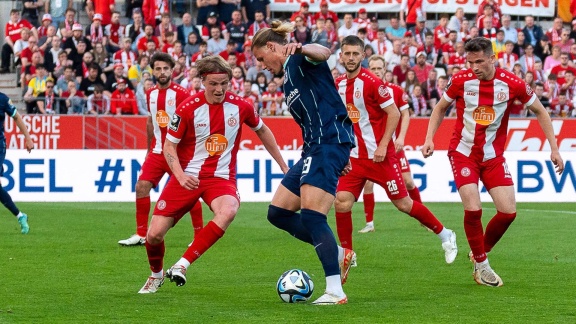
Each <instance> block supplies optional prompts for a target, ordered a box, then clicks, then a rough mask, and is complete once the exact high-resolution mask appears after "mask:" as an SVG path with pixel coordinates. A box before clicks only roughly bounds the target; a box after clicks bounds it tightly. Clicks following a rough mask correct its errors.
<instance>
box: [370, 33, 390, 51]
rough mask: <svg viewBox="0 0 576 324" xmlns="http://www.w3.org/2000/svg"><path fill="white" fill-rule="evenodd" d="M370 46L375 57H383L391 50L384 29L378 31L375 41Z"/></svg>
mask: <svg viewBox="0 0 576 324" xmlns="http://www.w3.org/2000/svg"><path fill="white" fill-rule="evenodd" d="M370 45H371V46H372V48H373V49H374V54H376V55H381V56H384V54H386V53H387V52H389V51H391V50H392V43H391V42H390V41H389V40H388V39H386V30H385V29H384V28H380V29H378V32H377V33H376V39H375V40H373V41H372V43H370Z"/></svg>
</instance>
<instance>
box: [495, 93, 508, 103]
mask: <svg viewBox="0 0 576 324" xmlns="http://www.w3.org/2000/svg"><path fill="white" fill-rule="evenodd" d="M496 99H498V101H506V100H507V99H508V96H507V95H506V93H505V92H504V91H500V92H498V94H497V95H496Z"/></svg>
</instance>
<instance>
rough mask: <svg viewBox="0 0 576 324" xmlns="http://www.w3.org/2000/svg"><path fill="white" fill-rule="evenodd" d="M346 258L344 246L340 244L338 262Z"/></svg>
mask: <svg viewBox="0 0 576 324" xmlns="http://www.w3.org/2000/svg"><path fill="white" fill-rule="evenodd" d="M340 260H344V248H343V247H341V246H340V245H338V262H340Z"/></svg>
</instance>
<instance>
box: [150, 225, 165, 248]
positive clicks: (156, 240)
mask: <svg viewBox="0 0 576 324" xmlns="http://www.w3.org/2000/svg"><path fill="white" fill-rule="evenodd" d="M146 241H147V242H148V243H150V244H152V245H157V244H160V243H161V242H162V241H164V234H162V233H160V232H157V231H154V230H153V229H149V230H148V233H146Z"/></svg>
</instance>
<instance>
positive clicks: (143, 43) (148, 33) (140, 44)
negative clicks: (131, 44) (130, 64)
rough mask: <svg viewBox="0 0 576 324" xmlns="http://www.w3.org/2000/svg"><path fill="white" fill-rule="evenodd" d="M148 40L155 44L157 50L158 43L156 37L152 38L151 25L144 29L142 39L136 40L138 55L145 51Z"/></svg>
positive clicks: (152, 28) (152, 30)
mask: <svg viewBox="0 0 576 324" xmlns="http://www.w3.org/2000/svg"><path fill="white" fill-rule="evenodd" d="M149 40H151V41H153V42H154V44H156V48H159V46H160V43H159V42H158V37H156V36H154V27H153V26H152V25H146V26H145V27H144V37H141V38H140V40H138V46H137V48H138V53H139V54H142V52H145V51H146V50H147V45H146V43H148V41H149Z"/></svg>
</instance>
